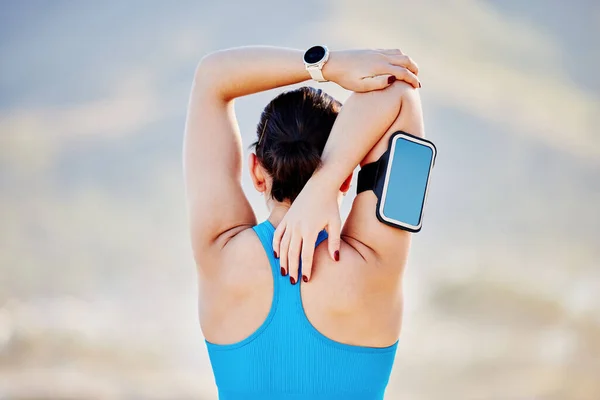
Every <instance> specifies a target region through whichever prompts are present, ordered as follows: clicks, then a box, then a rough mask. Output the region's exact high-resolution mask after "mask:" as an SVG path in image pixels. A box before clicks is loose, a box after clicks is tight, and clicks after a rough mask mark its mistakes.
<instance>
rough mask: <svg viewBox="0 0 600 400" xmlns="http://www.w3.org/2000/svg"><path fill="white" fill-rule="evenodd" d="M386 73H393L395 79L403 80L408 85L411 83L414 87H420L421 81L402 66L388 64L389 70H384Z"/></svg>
mask: <svg viewBox="0 0 600 400" xmlns="http://www.w3.org/2000/svg"><path fill="white" fill-rule="evenodd" d="M386 73H388V74H394V76H395V77H396V79H398V80H399V81H404V82H406V83H408V84H410V85H412V86H413V87H414V88H415V89H418V88H420V87H421V81H420V80H419V78H417V76H416V75H415V74H413V73H412V72H411V71H409V70H408V69H406V68H403V67H397V66H395V65H390V68H389V71H386Z"/></svg>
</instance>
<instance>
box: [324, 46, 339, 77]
mask: <svg viewBox="0 0 600 400" xmlns="http://www.w3.org/2000/svg"><path fill="white" fill-rule="evenodd" d="M338 59H339V51H330V52H329V59H328V60H327V62H326V63H325V65H323V68H322V69H321V73H322V74H323V78H325V79H327V80H328V81H331V82H334V83H337V77H338V70H337V66H338Z"/></svg>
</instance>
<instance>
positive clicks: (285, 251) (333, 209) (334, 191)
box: [273, 179, 342, 284]
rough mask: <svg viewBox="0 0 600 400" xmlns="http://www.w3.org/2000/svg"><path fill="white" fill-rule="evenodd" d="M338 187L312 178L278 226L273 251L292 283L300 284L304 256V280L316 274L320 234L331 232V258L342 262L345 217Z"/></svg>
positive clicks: (329, 239) (329, 244)
mask: <svg viewBox="0 0 600 400" xmlns="http://www.w3.org/2000/svg"><path fill="white" fill-rule="evenodd" d="M339 194H340V191H339V188H338V187H335V186H334V185H332V184H330V183H326V182H321V181H320V180H314V179H311V180H309V181H308V183H307V184H306V186H304V189H303V190H302V192H300V194H299V195H298V197H297V198H296V200H294V203H293V205H292V207H291V208H290V209H289V211H288V212H287V213H286V215H285V217H284V218H283V220H282V221H281V222H280V223H279V225H278V226H277V229H276V230H275V235H274V237H273V250H274V251H275V256H276V257H279V261H280V265H281V274H282V275H285V274H286V273H289V275H290V282H291V283H292V284H295V283H296V282H298V279H299V276H298V270H299V262H300V257H301V256H302V280H303V281H304V282H308V281H309V279H310V277H311V273H312V264H313V254H314V250H315V243H316V241H317V236H318V235H319V232H320V231H321V230H323V229H324V228H326V229H327V233H328V234H329V237H328V248H329V254H330V255H331V257H332V258H333V259H334V260H336V261H338V260H339V250H338V249H339V248H340V231H341V226H342V222H341V218H340V209H339V203H338V197H339Z"/></svg>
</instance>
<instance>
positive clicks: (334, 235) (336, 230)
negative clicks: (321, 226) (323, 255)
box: [327, 216, 342, 261]
mask: <svg viewBox="0 0 600 400" xmlns="http://www.w3.org/2000/svg"><path fill="white" fill-rule="evenodd" d="M341 230H342V221H341V220H340V217H339V216H338V217H337V218H334V219H333V220H331V221H329V225H328V226H327V234H328V238H327V242H328V243H327V247H328V249H329V255H331V258H332V259H333V260H335V261H339V260H340V244H341V240H340V233H341Z"/></svg>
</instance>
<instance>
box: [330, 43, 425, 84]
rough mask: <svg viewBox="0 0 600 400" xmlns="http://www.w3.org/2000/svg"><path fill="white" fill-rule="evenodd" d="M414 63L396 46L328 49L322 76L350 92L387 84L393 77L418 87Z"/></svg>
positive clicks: (416, 68)
mask: <svg viewBox="0 0 600 400" xmlns="http://www.w3.org/2000/svg"><path fill="white" fill-rule="evenodd" d="M418 73H419V68H418V67H417V64H415V62H414V61H413V60H411V58H410V57H408V56H407V55H404V54H402V52H401V51H400V50H397V49H378V50H342V51H332V52H331V53H330V56H329V61H327V63H325V65H324V66H323V77H324V78H325V79H327V80H330V81H333V82H335V83H337V84H338V85H340V86H341V87H343V88H344V89H347V90H351V91H353V92H370V91H372V90H379V89H383V88H386V87H388V86H389V85H391V84H392V83H394V81H395V80H400V81H405V82H407V83H408V84H410V85H412V86H413V87H414V88H420V87H421V82H420V81H419V78H417V75H418Z"/></svg>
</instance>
